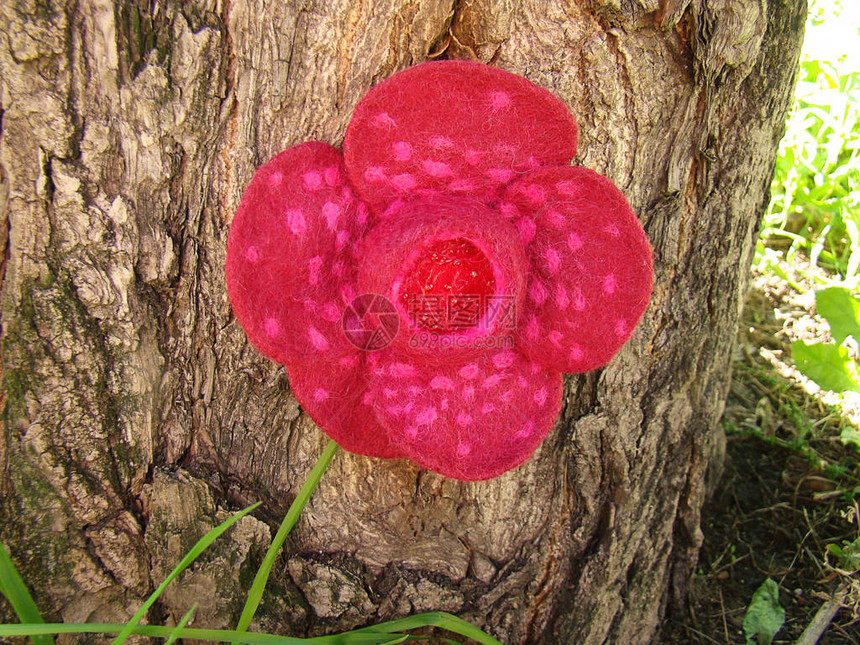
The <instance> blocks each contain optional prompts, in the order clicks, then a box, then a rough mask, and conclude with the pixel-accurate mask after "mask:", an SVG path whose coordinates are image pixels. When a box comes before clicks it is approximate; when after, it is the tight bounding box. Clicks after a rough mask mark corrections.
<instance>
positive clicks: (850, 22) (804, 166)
mask: <svg viewBox="0 0 860 645" xmlns="http://www.w3.org/2000/svg"><path fill="white" fill-rule="evenodd" d="M850 8H851V7H850V5H848V6H846V5H842V4H840V3H839V2H833V1H832V0H829V1H828V0H815V1H814V2H812V3H811V5H810V11H809V19H808V21H807V38H806V42H805V43H804V54H803V60H802V62H801V65H800V74H799V78H798V83H797V88H796V91H795V101H794V105H793V107H792V110H791V112H790V115H789V118H788V122H787V124H786V135H785V137H784V138H783V140H782V142H781V143H780V147H779V154H778V157H777V164H776V171H775V174H774V179H773V183H772V185H771V201H770V204H769V206H768V209H767V213H766V215H765V218H764V226H763V229H762V233H761V242H760V244H759V245H758V248H757V263H758V266H759V268H760V269H762V270H768V268H769V266H768V265H770V267H772V265H773V262H772V260H771V259H769V258H768V256H767V253H766V248H767V247H770V248H771V249H774V248H775V249H780V250H781V251H783V252H785V253H786V254H787V257H788V259H791V258H792V256H793V255H794V254H796V253H797V252H798V251H800V250H803V251H804V252H805V254H806V255H807V256H808V258H809V260H810V261H811V263H812V264H813V265H817V266H819V267H823V268H825V269H827V270H828V271H829V272H832V273H836V274H837V275H838V279H837V280H836V282H842V283H845V284H848V285H850V286H857V284H858V280H860V276H858V270H860V197H858V195H860V193H858V187H860V71H858V69H860V68H858V66H857V61H855V60H853V59H852V58H851V55H850V54H846V52H845V49H846V48H844V47H840V48H839V51H838V52H834V51H832V50H831V49H830V46H831V45H832V43H833V42H834V41H836V42H842V43H844V42H852V41H853V40H854V39H856V38H857V23H856V21H857V19H858V15H860V14H856V15H855V14H852V13H851V12H850V11H848V9H850ZM834 30H844V31H845V34H844V36H843V38H844V39H842V38H840V37H839V35H837V34H835V33H834ZM852 34H853V38H852ZM811 277H813V278H815V279H816V280H817V281H819V282H823V283H828V284H829V283H831V279H830V278H829V277H828V276H827V275H826V274H822V273H815V274H813V275H811Z"/></svg>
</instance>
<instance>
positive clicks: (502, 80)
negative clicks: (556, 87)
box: [343, 60, 576, 213]
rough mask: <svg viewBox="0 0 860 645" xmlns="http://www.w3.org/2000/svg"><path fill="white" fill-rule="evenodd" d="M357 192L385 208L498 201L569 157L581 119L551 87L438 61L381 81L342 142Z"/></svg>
mask: <svg viewBox="0 0 860 645" xmlns="http://www.w3.org/2000/svg"><path fill="white" fill-rule="evenodd" d="M343 149H344V156H345V158H346V165H347V169H348V171H349V174H350V178H351V179H352V181H353V183H354V185H355V186H356V188H357V189H358V192H359V194H360V195H361V196H362V197H363V198H364V199H365V200H366V201H367V202H368V204H370V206H371V207H372V208H373V209H374V210H375V211H377V212H380V213H381V212H382V211H383V210H384V208H385V206H386V205H387V204H389V203H390V202H392V201H393V200H395V199H397V198H398V197H399V196H401V195H403V194H404V193H417V194H424V193H427V192H430V191H442V192H447V193H454V194H469V195H471V196H473V197H475V198H477V199H481V200H483V201H490V200H492V199H493V198H494V197H495V196H497V195H498V193H499V191H500V190H501V188H503V187H504V185H505V184H506V183H507V182H508V181H510V179H511V178H512V177H513V176H514V175H515V174H517V173H522V172H524V171H526V170H530V169H533V168H535V167H538V166H544V165H559V164H567V163H569V162H570V160H571V159H572V158H573V155H574V154H575V153H576V121H575V120H574V118H573V115H572V114H571V113H570V112H569V111H568V109H567V107H566V106H565V105H564V104H563V103H562V102H561V101H560V100H559V99H558V98H556V97H555V96H553V95H552V94H551V93H550V92H548V91H547V90H545V89H543V88H542V87H539V86H537V85H535V84H534V83H532V82H530V81H528V80H526V79H525V78H523V77H521V76H517V75H516V74H511V73H510V72H506V71H503V70H501V69H498V68H495V67H490V66H487V65H483V64H481V63H474V62H468V61H450V60H446V61H431V62H427V63H422V64H421V65H416V66H415V67H410V68H408V69H406V70H404V71H402V72H400V73H398V74H395V75H394V76H392V77H391V78H389V79H387V80H386V81H384V82H383V83H380V84H379V85H377V86H376V87H374V88H373V89H372V90H370V92H368V93H367V95H366V96H365V97H364V98H363V99H362V100H361V101H360V102H359V104H358V105H357V106H356V108H355V112H354V114H353V116H352V120H351V121H350V123H349V126H348V127H347V130H346V136H345V138H344V142H343Z"/></svg>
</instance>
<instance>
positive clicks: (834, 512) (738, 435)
mask: <svg viewBox="0 0 860 645" xmlns="http://www.w3.org/2000/svg"><path fill="white" fill-rule="evenodd" d="M783 268H784V270H786V271H787V272H788V274H789V278H790V279H792V280H793V281H794V282H795V283H796V284H798V285H799V286H801V287H803V288H805V289H808V291H807V292H806V293H804V294H800V293H799V292H798V291H797V290H795V289H793V288H791V287H790V286H789V285H788V283H786V282H785V281H784V280H781V279H777V278H775V277H774V276H772V275H767V276H766V275H754V278H753V282H752V285H751V288H750V291H749V294H748V298H747V302H746V306H745V310H744V314H743V320H742V324H741V330H740V333H739V337H738V346H737V353H736V357H735V363H734V374H733V381H732V388H731V394H730V396H729V400H728V402H727V405H726V411H725V414H724V417H723V427H724V428H725V430H726V434H727V455H726V466H725V471H724V474H723V477H722V480H721V481H720V483H719V486H718V488H717V490H716V491H715V492H714V494H713V497H712V499H711V501H710V502H709V503H708V504H707V505H706V507H705V509H704V517H703V522H702V524H703V525H702V530H703V532H704V535H705V542H704V546H703V549H702V552H701V555H700V560H699V569H698V574H697V576H696V580H695V585H694V602H693V605H692V606H691V608H690V611H689V614H688V615H687V616H683V617H675V618H674V619H669V620H668V621H667V623H666V625H665V629H664V634H663V642H665V643H720V644H723V643H745V642H746V639H745V637H744V632H743V619H744V614H745V612H746V608H747V606H748V604H749V602H750V600H751V598H752V596H753V593H754V592H755V590H756V589H757V588H758V586H759V585H760V584H761V583H762V582H763V581H764V580H765V578H768V577H770V578H772V579H773V580H775V581H776V582H777V583H778V584H779V592H780V593H779V600H780V603H781V605H782V607H783V608H784V609H785V614H786V619H785V624H784V626H783V627H782V629H781V630H780V631H779V632H778V633H777V635H776V639H775V640H774V643H794V642H796V641H797V640H798V638H800V637H801V634H802V633H803V631H804V630H805V629H806V628H807V626H808V625H809V624H810V622H812V621H813V618H814V616H815V615H816V613H817V612H818V611H819V609H820V608H821V607H822V605H824V604H825V603H827V601H828V600H832V599H833V598H834V597H836V596H837V595H839V596H840V597H842V598H843V600H842V602H841V603H840V605H842V606H841V608H840V609H839V611H838V613H837V614H836V615H835V617H834V618H833V619H832V620H831V621H829V622H827V623H826V630H825V631H824V632H823V635H822V636H821V639H820V640H819V641H818V642H819V643H827V644H840V645H841V644H843V643H845V644H849V643H850V644H860V622H858V618H860V572H857V571H854V572H853V575H851V573H852V572H851V571H846V570H844V569H839V568H838V567H839V564H840V563H838V562H836V559H835V558H834V557H833V556H832V555H830V556H828V554H827V546H826V545H828V544H834V543H835V544H837V545H840V546H843V540H844V541H847V542H851V541H853V540H855V539H857V538H858V519H857V517H856V515H857V506H856V505H857V503H858V500H860V452H858V451H857V449H856V447H855V446H853V445H850V444H849V445H844V444H843V442H842V441H841V440H840V434H841V433H842V431H843V429H845V428H849V429H850V428H852V427H857V423H858V418H860V414H858V411H860V405H858V400H860V397H857V396H854V395H853V394H849V395H848V396H846V399H845V400H844V401H841V402H840V400H839V397H836V396H835V395H833V394H832V393H827V392H821V391H819V390H818V388H817V387H816V386H815V384H814V383H812V382H810V381H808V380H807V379H805V378H804V377H803V376H802V375H800V374H799V373H798V372H796V370H794V368H793V367H791V359H790V356H791V351H790V343H791V341H792V340H798V339H803V340H806V341H807V342H811V341H812V340H827V339H828V337H829V332H828V328H827V324H826V323H825V322H824V321H823V320H822V319H821V318H819V317H818V316H817V315H816V314H815V300H814V294H813V292H812V288H811V286H812V285H811V284H809V283H806V281H805V280H804V278H803V277H802V275H800V274H798V273H796V272H793V270H792V269H791V268H789V267H783ZM858 544H860V543H858ZM809 642H815V641H809Z"/></svg>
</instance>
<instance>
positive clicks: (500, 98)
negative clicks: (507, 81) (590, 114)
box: [490, 92, 511, 110]
mask: <svg viewBox="0 0 860 645" xmlns="http://www.w3.org/2000/svg"><path fill="white" fill-rule="evenodd" d="M510 104H511V95H510V94H508V93H507V92H490V106H491V107H492V108H493V110H501V109H502V108H506V107H508V106H509V105H510Z"/></svg>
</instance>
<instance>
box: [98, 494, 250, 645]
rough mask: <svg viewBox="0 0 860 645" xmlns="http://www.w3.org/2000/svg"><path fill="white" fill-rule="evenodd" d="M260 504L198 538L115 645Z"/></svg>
mask: <svg viewBox="0 0 860 645" xmlns="http://www.w3.org/2000/svg"><path fill="white" fill-rule="evenodd" d="M259 505H260V502H257V503H256V504H253V505H252V506H249V507H248V508H245V509H243V510H241V511H239V512H238V513H236V514H235V515H234V516H233V517H231V518H229V519H228V520H226V521H225V522H222V523H221V524H219V525H218V526H216V527H215V528H214V529H212V530H211V531H209V532H208V533H207V534H206V535H204V536H203V537H202V538H200V539H199V540H197V543H196V544H195V545H194V546H193V547H191V550H190V551H189V552H188V553H187V554H186V555H185V557H184V558H182V560H181V561H180V562H179V564H177V565H176V568H175V569H173V571H171V572H170V573H169V574H168V576H167V577H166V578H165V579H164V582H162V583H161V584H160V585H158V589H156V590H155V591H153V592H152V594H151V595H150V596H149V598H147V599H146V601H145V602H144V603H143V605H141V607H140V609H138V610H137V613H136V614H135V615H134V616H132V617H131V620H129V621H128V623H127V624H126V626H125V628H124V629H123V630H122V631H121V632H120V633H119V634H118V635H117V637H116V638H115V639H114V641H113V645H121V643H123V642H125V639H126V638H128V637H129V635H131V634H132V633H134V628H135V626H136V625H137V624H138V623H139V622H140V620H141V618H143V617H144V616H145V615H146V612H147V611H148V610H149V608H150V607H151V606H152V603H154V602H155V601H156V600H158V597H159V596H160V595H161V593H162V592H163V591H164V590H165V589H166V588H167V585H169V584H170V583H171V582H172V581H173V579H174V578H176V576H178V575H179V574H180V573H182V572H183V571H185V569H186V568H188V566H190V565H191V563H192V562H194V560H196V559H197V556H199V555H200V554H201V553H203V551H204V550H205V549H206V547H208V546H209V545H210V544H212V543H213V542H214V541H215V540H216V539H218V537H219V536H220V535H221V534H222V533H224V532H225V531H226V530H227V529H229V528H230V527H231V526H233V525H234V524H235V523H236V522H238V521H239V520H241V519H242V518H243V517H245V516H246V515H247V514H248V513H250V512H251V511H253V510H254V509H255V508H257V507H258V506H259ZM168 637H169V633H168Z"/></svg>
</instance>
